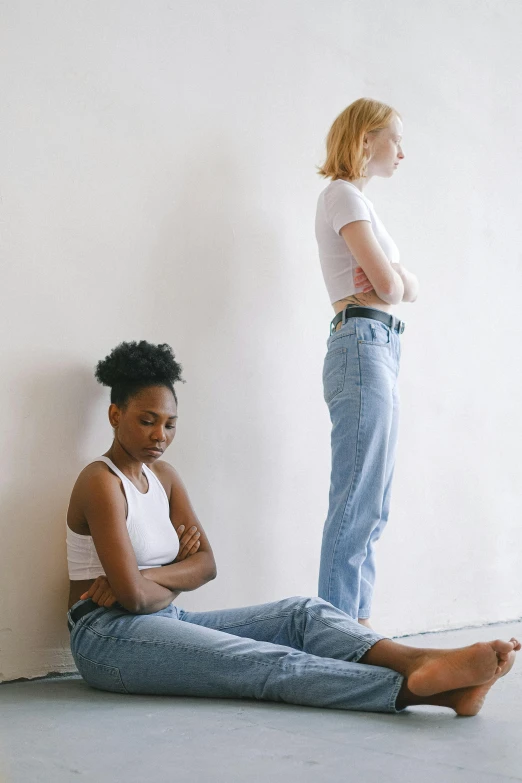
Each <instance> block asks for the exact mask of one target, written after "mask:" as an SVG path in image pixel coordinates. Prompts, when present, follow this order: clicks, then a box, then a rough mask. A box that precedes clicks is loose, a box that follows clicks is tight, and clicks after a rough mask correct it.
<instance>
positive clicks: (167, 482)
mask: <svg viewBox="0 0 522 783" xmlns="http://www.w3.org/2000/svg"><path fill="white" fill-rule="evenodd" d="M151 470H152V472H153V473H154V474H155V475H156V476H157V477H158V478H159V480H160V481H161V483H162V484H163V486H164V487H165V490H167V487H168V490H170V489H172V488H173V487H175V486H177V485H178V484H180V483H181V479H180V477H179V474H178V471H177V470H176V469H175V468H173V467H172V465H171V464H170V462H166V461H165V460H163V459H160V460H157V462H155V463H154V465H152V466H151ZM168 490H167V491H168Z"/></svg>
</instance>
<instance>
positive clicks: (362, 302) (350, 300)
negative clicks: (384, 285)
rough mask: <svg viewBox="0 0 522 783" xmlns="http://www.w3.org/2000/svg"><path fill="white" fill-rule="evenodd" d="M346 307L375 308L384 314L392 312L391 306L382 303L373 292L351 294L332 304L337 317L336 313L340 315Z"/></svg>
mask: <svg viewBox="0 0 522 783" xmlns="http://www.w3.org/2000/svg"><path fill="white" fill-rule="evenodd" d="M347 305H359V306H360V307H375V308H376V309H377V310H384V312H385V313H391V312H393V305H391V304H388V302H383V300H382V299H380V298H379V297H378V296H377V294H376V293H375V291H368V293H367V294H352V296H347V297H346V298H345V299H338V301H337V302H334V303H333V305H332V307H333V309H334V310H335V314H336V315H337V313H340V312H341V310H344V308H345V307H346V306H347Z"/></svg>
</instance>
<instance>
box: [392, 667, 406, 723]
mask: <svg viewBox="0 0 522 783" xmlns="http://www.w3.org/2000/svg"><path fill="white" fill-rule="evenodd" d="M395 673H396V674H397V682H396V683H395V687H394V688H393V691H392V693H391V696H390V701H389V704H388V709H389V711H390V712H394V713H395V714H398V713H399V712H403V711H404V710H405V709H406V707H402V708H401V709H400V710H399V709H397V706H396V701H397V697H398V695H399V691H400V689H401V687H402V683H403V682H404V677H403V676H402V674H399V673H398V672H395Z"/></svg>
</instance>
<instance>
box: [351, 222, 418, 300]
mask: <svg viewBox="0 0 522 783" xmlns="http://www.w3.org/2000/svg"><path fill="white" fill-rule="evenodd" d="M341 236H342V237H343V239H344V241H345V242H346V244H347V246H348V249H349V250H350V252H351V253H352V255H353V256H354V258H355V260H356V261H357V263H358V265H359V266H360V267H361V269H362V270H363V272H364V273H365V275H366V277H367V278H368V280H369V281H370V283H371V284H372V286H373V289H374V290H375V293H376V294H377V296H378V297H379V298H380V299H382V301H383V302H386V303H387V304H392V305H394V304H398V303H399V302H401V301H402V299H403V296H404V282H403V279H402V277H401V275H400V274H399V273H398V272H397V270H396V269H394V268H393V266H392V265H391V264H390V262H389V261H388V259H387V258H386V256H385V255H384V253H383V251H382V248H381V246H380V245H379V243H378V242H377V240H376V239H375V235H374V233H373V231H372V227H371V223H370V222H369V221H367V220H356V221H354V222H353V223H348V224H347V225H346V226H343V228H342V229H341Z"/></svg>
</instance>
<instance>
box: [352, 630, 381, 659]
mask: <svg viewBox="0 0 522 783" xmlns="http://www.w3.org/2000/svg"><path fill="white" fill-rule="evenodd" d="M386 638H387V637H386V636H379V635H378V634H376V638H374V639H368V640H367V641H366V642H365V644H364V645H363V646H362V647H361V650H360V652H357V653H355V655H354V657H353V659H352V663H359V661H360V660H361V658H362V657H363V655H366V653H367V652H368V650H371V649H372V647H374V646H375V645H376V644H377V642H382V640H383V639H386Z"/></svg>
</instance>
